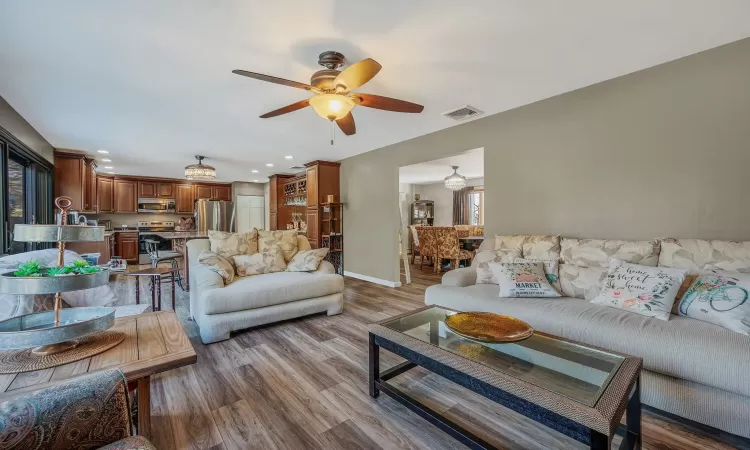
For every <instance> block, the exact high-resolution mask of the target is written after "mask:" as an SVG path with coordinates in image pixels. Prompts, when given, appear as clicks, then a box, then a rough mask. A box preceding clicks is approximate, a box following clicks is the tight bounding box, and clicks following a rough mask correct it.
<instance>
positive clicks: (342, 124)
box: [232, 51, 424, 145]
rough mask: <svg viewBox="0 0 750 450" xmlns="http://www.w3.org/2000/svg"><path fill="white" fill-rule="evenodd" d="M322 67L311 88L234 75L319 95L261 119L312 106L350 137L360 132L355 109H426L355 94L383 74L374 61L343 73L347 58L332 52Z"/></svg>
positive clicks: (250, 74) (241, 72)
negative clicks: (353, 114)
mask: <svg viewBox="0 0 750 450" xmlns="http://www.w3.org/2000/svg"><path fill="white" fill-rule="evenodd" d="M318 64H320V65H321V66H323V67H325V69H323V70H319V71H317V72H315V73H314V74H313V75H312V77H311V78H310V84H305V83H298V82H296V81H290V80H285V79H283V78H277V77H272V76H270V75H264V74H262V73H255V72H248V71H246V70H233V71H232V73H236V74H237V75H243V76H246V77H250V78H255V79H256V80H262V81H268V82H269V83H276V84H282V85H284V86H290V87H294V88H298V89H304V90H306V91H310V92H312V93H313V94H315V95H313V96H312V97H310V98H308V99H306V100H302V101H299V102H297V103H292V104H291V105H288V106H284V107H283V108H279V109H277V110H274V111H271V112H269V113H266V114H263V115H262V116H260V117H261V118H262V119H268V118H269V117H276V116H280V115H282V114H286V113H290V112H292V111H297V110H298V109H302V108H305V107H307V106H312V108H313V109H314V110H315V112H316V113H317V114H318V115H319V116H320V117H322V118H324V119H328V120H329V121H331V122H332V123H333V122H334V121H335V122H336V124H337V125H338V126H339V128H341V131H343V132H344V134H346V135H347V136H351V135H352V134H354V133H356V131H357V130H356V127H355V125H354V117H352V113H351V111H352V108H354V107H355V106H356V105H360V106H366V107H368V108H375V109H382V110H385V111H395V112H403V113H420V112H422V110H423V109H424V106H422V105H418V104H416V103H411V102H406V101H404V100H398V99H395V98H390V97H382V96H380V95H373V94H360V93H353V92H351V91H353V90H354V89H357V88H359V87H360V86H362V85H363V84H365V83H367V82H368V81H370V80H371V79H372V78H373V77H374V76H375V75H377V73H378V72H379V71H380V69H381V67H382V66H381V65H380V64H378V63H377V62H376V61H375V60H373V59H370V58H367V59H363V60H362V61H359V62H357V63H354V64H352V65H350V66H349V67H347V68H346V69H344V70H343V71H340V70H338V68H339V67H341V66H343V65H344V55H342V54H341V53H338V52H333V51H328V52H323V53H321V54H320V56H319V57H318ZM332 130H333V129H332ZM331 145H333V138H331Z"/></svg>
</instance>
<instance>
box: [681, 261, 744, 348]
mask: <svg viewBox="0 0 750 450" xmlns="http://www.w3.org/2000/svg"><path fill="white" fill-rule="evenodd" d="M749 293H750V274H746V273H740V272H727V271H725V270H718V269H713V270H709V271H708V272H707V273H705V274H703V275H701V276H700V277H698V278H697V279H696V280H695V282H693V284H692V285H691V286H690V289H688V290H687V292H685V295H684V296H683V297H682V300H681V301H680V306H679V314H680V315H681V316H688V317H692V318H693V319H698V320H702V321H704V322H709V323H713V324H715V325H719V326H720V327H724V328H726V329H728V330H732V331H736V332H737V333H741V334H744V335H746V336H750V298H748V296H749V295H750V294H749Z"/></svg>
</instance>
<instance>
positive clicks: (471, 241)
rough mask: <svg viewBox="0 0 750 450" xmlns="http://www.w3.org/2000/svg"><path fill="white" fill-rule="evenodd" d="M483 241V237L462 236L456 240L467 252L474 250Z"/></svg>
mask: <svg viewBox="0 0 750 450" xmlns="http://www.w3.org/2000/svg"><path fill="white" fill-rule="evenodd" d="M483 241H484V236H463V237H459V238H458V242H460V243H461V245H462V246H463V248H465V249H467V250H474V249H475V248H477V247H479V246H480V245H481V244H482V242H483Z"/></svg>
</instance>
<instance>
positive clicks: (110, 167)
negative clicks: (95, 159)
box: [104, 166, 114, 169]
mask: <svg viewBox="0 0 750 450" xmlns="http://www.w3.org/2000/svg"><path fill="white" fill-rule="evenodd" d="M104 168H105V169H114V167H112V166H104Z"/></svg>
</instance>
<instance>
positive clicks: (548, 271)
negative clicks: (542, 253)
mask: <svg viewBox="0 0 750 450" xmlns="http://www.w3.org/2000/svg"><path fill="white" fill-rule="evenodd" d="M513 262H517V263H541V264H542V268H543V269H544V276H545V277H547V281H548V282H549V284H551V285H552V287H553V288H555V290H556V291H557V292H562V288H561V287H560V274H559V270H558V267H559V265H560V263H559V262H558V260H557V259H535V258H517V259H516V260H515V261H513Z"/></svg>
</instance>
